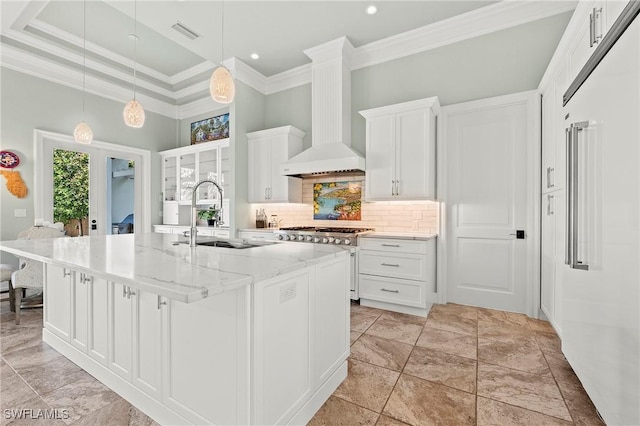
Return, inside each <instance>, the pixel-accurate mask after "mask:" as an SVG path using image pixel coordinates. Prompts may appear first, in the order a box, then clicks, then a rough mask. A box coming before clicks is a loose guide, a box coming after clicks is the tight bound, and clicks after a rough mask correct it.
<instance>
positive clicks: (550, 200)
mask: <svg viewBox="0 0 640 426" xmlns="http://www.w3.org/2000/svg"><path fill="white" fill-rule="evenodd" d="M548 197H549V205H548V210H549V215H552V214H556V212H555V209H552V208H551V205H552V204H553V199H554V196H553V195H548Z"/></svg>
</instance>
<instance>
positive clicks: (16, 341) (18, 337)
mask: <svg viewBox="0 0 640 426" xmlns="http://www.w3.org/2000/svg"><path fill="white" fill-rule="evenodd" d="M41 342H42V328H40V327H23V328H22V329H21V330H19V331H17V332H15V333H13V334H7V335H6V336H2V341H1V342H0V353H2V354H6V353H9V352H13V351H16V350H20V349H25V348H30V347H32V346H38V345H40V343H41Z"/></svg>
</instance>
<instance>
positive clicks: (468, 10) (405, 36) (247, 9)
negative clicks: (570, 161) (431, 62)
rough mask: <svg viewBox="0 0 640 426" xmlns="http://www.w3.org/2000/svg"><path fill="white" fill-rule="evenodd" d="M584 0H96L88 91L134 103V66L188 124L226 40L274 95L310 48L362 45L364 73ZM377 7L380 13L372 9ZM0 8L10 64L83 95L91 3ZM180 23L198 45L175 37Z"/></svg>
mask: <svg viewBox="0 0 640 426" xmlns="http://www.w3.org/2000/svg"><path fill="white" fill-rule="evenodd" d="M575 3H576V2H575V1H540V0H529V1H525V0H521V1H518V0H507V1H501V2H496V1H486V0H485V1H455V0H447V1H391V0H386V1H370V2H365V1H335V0H334V1H306V0H298V1H270V0H263V1H241V0H227V1H225V2H224V3H223V2H220V1H180V0H164V1H154V0H138V1H137V2H136V3H134V1H133V0H118V1H112V0H109V1H99V0H87V2H86V73H87V83H86V84H87V91H89V92H92V93H94V94H98V95H100V96H104V97H107V98H110V99H113V100H117V101H121V102H125V101H126V100H128V99H129V98H130V97H131V89H132V84H133V66H134V63H135V64H136V68H137V76H138V80H137V85H138V87H139V88H138V92H139V99H141V101H142V102H143V104H144V105H145V108H146V109H148V110H150V111H154V112H158V113H160V114H164V115H167V116H171V117H175V118H180V117H184V116H189V115H190V114H194V113H197V111H198V109H202V108H206V109H209V110H211V109H215V102H213V101H211V99H210V98H209V99H208V100H207V98H208V79H209V77H210V75H211V71H212V70H213V68H214V67H215V66H216V65H217V64H218V63H220V62H221V59H222V57H223V51H222V48H223V46H222V44H223V43H222V40H224V58H225V64H226V65H228V66H229V67H230V68H231V69H232V71H233V72H234V73H235V75H236V78H239V79H240V80H242V81H244V82H245V83H247V84H250V85H251V86H253V87H255V88H256V89H258V90H260V91H262V92H263V93H266V94H268V93H272V92H275V91H278V90H282V89H286V88H288V87H294V86H296V85H300V84H306V83H309V82H310V66H309V64H310V60H309V58H308V57H307V56H306V55H305V54H304V52H303V51H304V50H305V49H308V48H311V47H314V46H317V45H320V44H322V43H325V42H327V41H330V40H333V39H336V38H338V37H341V36H347V37H348V38H349V40H350V41H351V43H352V44H353V45H354V47H355V48H356V55H355V60H354V67H355V68H358V67H360V68H361V67H364V66H369V65H373V64H376V63H381V62H385V61H388V60H392V59H395V58H398V57H402V56H406V55H410V54H414V53H418V52H420V51H425V50H428V49H432V48H435V47H440V46H444V45H446V44H451V43H455V42H457V41H461V40H464V39H468V38H471V37H475V36H479V35H483V34H488V33H490V32H494V31H498V30H501V29H505V28H508V27H512V26H516V25H522V24H525V23H527V22H530V21H534V20H538V19H544V18H547V17H550V16H554V15H556V14H559V13H563V12H567V11H570V10H572V9H573V8H574V7H575ZM371 4H374V5H375V6H377V9H378V11H377V13H376V14H374V15H369V14H367V13H366V8H367V6H369V5H371ZM0 8H1V9H0V12H1V15H2V35H1V39H0V40H1V42H2V45H1V47H2V65H3V66H6V67H9V68H12V69H16V70H19V71H22V72H26V73H29V74H32V75H36V76H38V77H41V78H46V79H48V80H51V81H54V82H57V83H60V84H64V85H67V86H71V87H76V88H78V87H82V86H81V85H82V69H83V65H82V64H83V47H82V46H83V2H82V1H77V0H76V1H61V0H49V1H46V0H45V1H28V0H21V1H20V0H16V1H2V2H0ZM134 8H135V9H134ZM134 10H135V11H136V14H137V27H135V20H134ZM223 10H224V15H223ZM223 16H224V19H223ZM178 22H179V23H180V24H182V25H183V26H185V27H187V28H188V29H189V30H191V31H193V32H195V33H197V34H198V35H199V37H197V38H196V39H193V40H192V39H191V38H188V37H186V36H185V35H183V34H181V33H179V32H177V31H176V30H175V29H173V28H172V26H173V25H174V24H176V23H178ZM223 24H224V25H223ZM134 28H136V30H134ZM223 31H224V39H223V38H222V34H223ZM134 32H135V33H136V34H137V35H138V42H137V49H136V50H135V52H136V53H135V54H134V42H133V41H132V39H131V37H130V36H129V35H130V34H132V33H134ZM531 36H533V37H535V35H531ZM252 53H257V54H258V55H259V59H252V58H251V54H252ZM229 58H233V59H229ZM212 103H213V105H212Z"/></svg>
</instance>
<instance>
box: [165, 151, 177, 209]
mask: <svg viewBox="0 0 640 426" xmlns="http://www.w3.org/2000/svg"><path fill="white" fill-rule="evenodd" d="M176 160H177V159H176V157H167V158H165V159H164V187H163V188H162V191H163V193H164V201H175V199H176V197H177V196H178V194H176V183H177V182H178V175H177V170H178V169H177V165H176V162H177V161H176Z"/></svg>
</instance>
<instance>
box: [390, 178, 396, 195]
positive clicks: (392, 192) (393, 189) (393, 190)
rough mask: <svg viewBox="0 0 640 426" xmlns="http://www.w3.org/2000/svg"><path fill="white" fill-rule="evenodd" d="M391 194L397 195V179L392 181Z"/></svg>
mask: <svg viewBox="0 0 640 426" xmlns="http://www.w3.org/2000/svg"><path fill="white" fill-rule="evenodd" d="M391 195H392V196H393V195H396V181H395V180H392V181H391Z"/></svg>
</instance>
